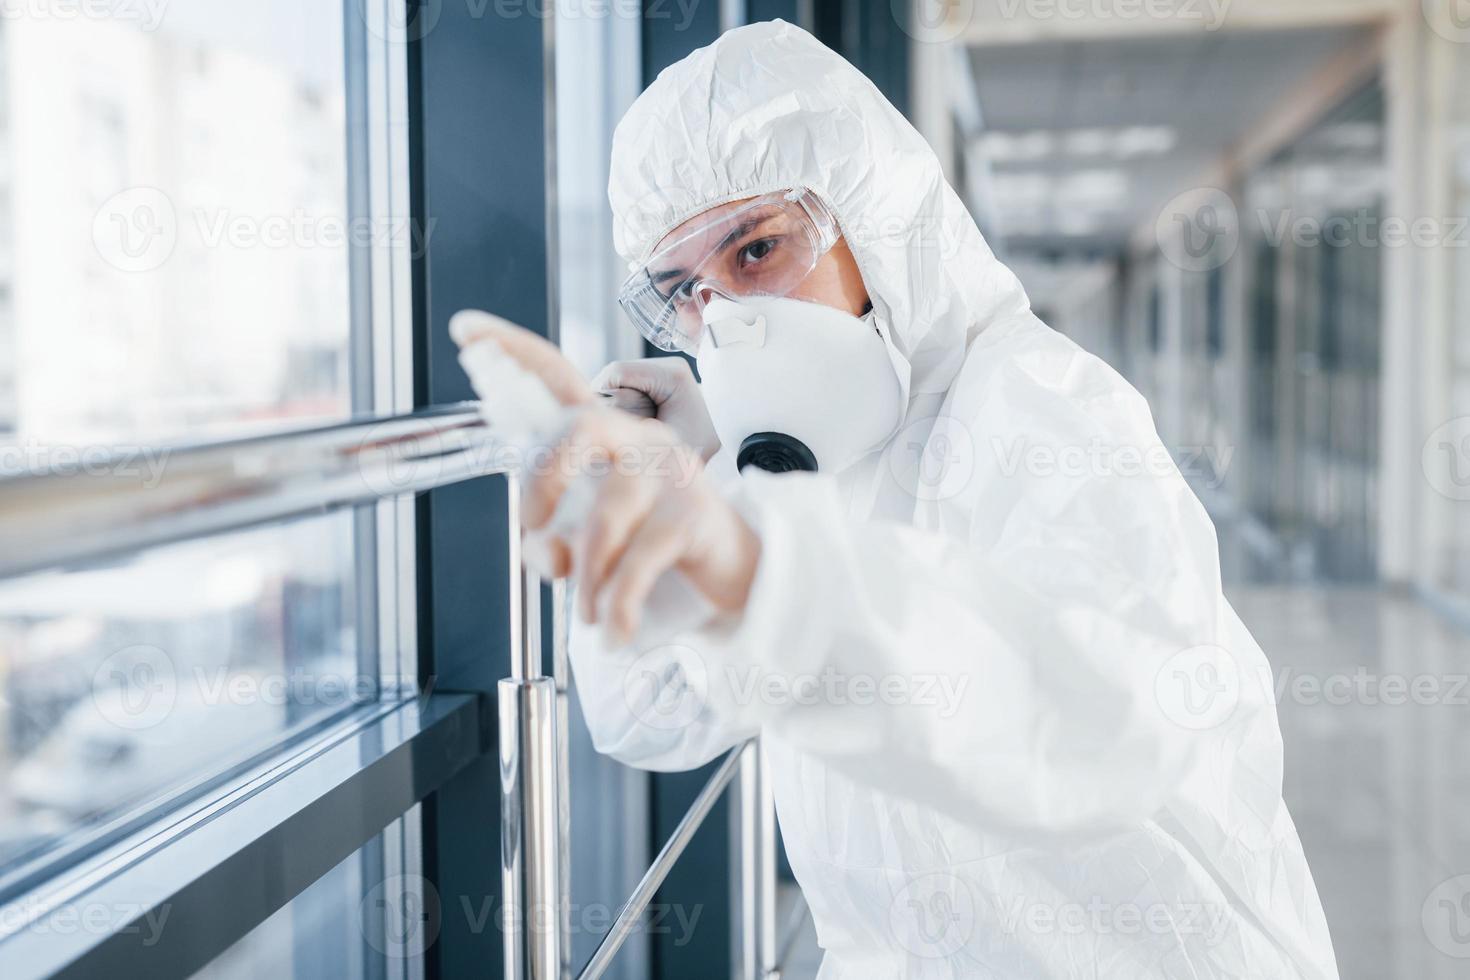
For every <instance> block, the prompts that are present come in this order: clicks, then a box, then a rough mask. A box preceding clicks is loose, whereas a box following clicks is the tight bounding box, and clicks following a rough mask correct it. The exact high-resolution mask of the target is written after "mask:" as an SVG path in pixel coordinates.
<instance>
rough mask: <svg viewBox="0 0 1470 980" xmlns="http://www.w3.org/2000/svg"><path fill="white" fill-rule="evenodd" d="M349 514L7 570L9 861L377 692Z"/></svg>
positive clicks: (2, 846) (1, 674)
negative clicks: (57, 569)
mask: <svg viewBox="0 0 1470 980" xmlns="http://www.w3.org/2000/svg"><path fill="white" fill-rule="evenodd" d="M353 523H354V522H353V515H352V513H350V512H343V513H336V514H331V515H326V516H321V517H313V518H309V519H304V520H299V521H294V522H292V523H290V524H286V525H280V526H275V527H267V528H262V529H258V530H254V531H250V532H245V533H240V534H236V535H230V536H226V537H220V538H211V539H207V540H203V541H197V542H190V543H186V544H179V545H172V546H168V547H164V548H158V549H154V550H152V551H149V552H146V553H144V554H143V555H141V556H139V557H137V558H136V559H133V560H129V561H127V562H124V563H121V564H117V565H111V566H108V567H103V568H97V569H89V570H81V571H75V572H67V573H54V574H46V575H36V576H31V577H28V578H24V579H18V580H15V581H12V582H8V583H0V876H3V875H4V873H5V872H6V871H7V870H11V869H13V868H14V867H15V866H16V865H17V864H19V863H20V862H22V861H26V860H29V859H31V858H34V857H37V856H39V855H40V854H42V853H44V852H45V851H46V850H47V849H48V848H50V847H52V846H54V845H55V844H56V843H57V841H58V840H59V839H60V838H61V837H62V836H63V835H66V834H68V833H75V832H76V831H78V830H79V829H82V828H84V827H85V826H87V825H93V824H96V823H98V822H100V821H102V820H105V819H107V818H108V817H110V816H113V815H115V814H117V813H119V812H121V811H123V810H125V809H127V808H130V807H133V806H137V805H139V804H141V803H144V802H146V801H147V800H149V799H152V798H156V797H157V796H158V795H159V794H161V793H164V792H166V791H168V790H170V789H174V788H177V787H180V786H181V785H183V784H185V783H187V782H190V781H193V780H196V779H201V778H207V777H209V776H212V775H217V774H219V773H220V772H222V771H224V770H225V769H227V768H229V767H231V766H232V765H235V764H238V763H239V762H241V761H243V760H244V759H246V758H248V757H249V756H250V755H252V754H253V753H255V752H258V751H260V750H261V749H263V748H264V747H266V746H267V745H268V744H270V743H272V742H274V741H278V740H279V739H280V737H281V735H282V733H283V732H286V731H288V730H290V729H293V728H297V727H299V726H301V725H303V724H306V723H309V722H312V721H314V720H318V719H321V718H325V717H327V716H329V715H331V714H334V713H337V712H340V711H342V710H343V709H345V708H348V707H350V706H351V705H353V704H354V703H356V702H359V701H362V700H368V699H371V698H372V697H374V696H375V693H376V692H375V689H374V687H373V684H372V678H370V677H364V676H360V675H359V673H358V667H357V664H358V650H359V646H360V644H361V643H362V642H364V637H363V635H361V632H360V629H359V626H358V615H359V609H358V603H357V597H356V593H355V588H354V581H355V579H354V574H355V555H354V543H353V542H354V538H353Z"/></svg>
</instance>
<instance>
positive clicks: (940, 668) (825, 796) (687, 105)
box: [572, 21, 1337, 980]
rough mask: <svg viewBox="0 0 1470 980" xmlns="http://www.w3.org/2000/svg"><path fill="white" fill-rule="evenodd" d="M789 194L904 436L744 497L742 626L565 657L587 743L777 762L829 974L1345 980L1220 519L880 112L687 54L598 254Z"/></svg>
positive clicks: (763, 67)
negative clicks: (854, 311) (837, 239)
mask: <svg viewBox="0 0 1470 980" xmlns="http://www.w3.org/2000/svg"><path fill="white" fill-rule="evenodd" d="M792 187H805V188H808V189H810V190H812V191H814V192H815V193H816V194H817V195H819V196H820V197H821V199H822V200H823V201H825V202H826V203H827V204H828V206H829V207H830V208H831V210H832V211H833V212H834V214H835V215H836V217H837V220H838V222H839V224H840V226H841V230H842V232H843V234H844V236H845V237H846V239H847V241H848V244H849V246H850V247H851V250H852V252H853V254H854V256H855V257H856V259H857V263H858V265H859V267H860V269H861V271H862V275H863V279H864V282H865V284H866V286H867V288H868V292H869V294H870V296H871V299H872V302H873V305H874V310H875V312H876V314H877V317H876V319H877V322H878V324H879V326H880V328H881V329H882V330H884V331H886V335H885V341H886V342H887V343H888V344H889V345H890V346H891V347H892V348H893V349H894V350H895V351H896V353H897V354H898V355H899V357H898V358H897V360H898V362H899V363H901V364H902V365H906V366H907V371H908V376H907V377H904V378H901V381H902V382H903V384H904V389H905V392H906V404H907V412H906V415H905V417H904V418H903V419H902V422H901V425H898V426H897V427H896V432H895V434H894V435H893V436H892V437H891V438H890V439H889V440H888V442H887V444H886V445H885V446H884V447H882V450H881V451H880V452H875V453H873V454H872V455H870V456H869V457H867V458H866V459H864V460H863V461H862V462H860V463H858V464H857V465H855V466H854V467H852V468H851V469H849V470H847V471H845V472H843V473H841V474H837V475H831V474H821V475H817V474H788V475H782V476H769V475H766V474H761V473H753V474H752V473H750V472H749V471H747V475H746V476H745V477H743V478H741V479H739V480H738V481H736V482H734V483H733V484H732V486H731V487H730V489H729V493H730V498H731V499H732V500H733V501H734V502H735V504H736V505H737V507H739V508H740V509H741V511H742V512H743V513H744V514H745V515H746V517H747V519H748V520H749V522H750V524H751V526H752V527H753V528H754V529H755V530H756V532H757V533H758V534H759V536H760V539H761V543H762V554H761V558H760V562H759V567H758V569H757V573H756V579H755V583H754V587H753V590H752V592H751V595H750V600H749V604H748V606H747V608H746V609H745V611H744V613H743V615H742V616H740V617H739V618H738V619H737V620H734V621H730V622H722V623H718V624H716V625H714V626H711V627H709V628H706V629H703V630H701V631H698V632H696V633H691V634H686V635H683V636H681V637H678V638H677V639H676V640H675V641H674V642H672V643H671V644H669V645H668V646H666V647H662V648H659V649H657V650H653V651H642V650H636V649H624V650H606V649H599V648H598V647H597V645H596V643H595V642H594V641H593V639H592V637H591V635H590V634H588V633H587V632H585V631H579V632H578V634H577V635H576V636H574V643H573V650H572V655H573V663H574V669H575V672H576V678H577V686H578V690H579V692H580V695H581V698H582V701H583V707H584V711H585V713H586V715H587V719H588V722H589V724H590V726H591V730H592V732H593V736H594V740H595V742H596V744H597V747H598V748H599V749H600V750H601V751H603V752H606V753H609V754H611V755H613V756H614V757H616V758H618V759H620V760H622V761H624V762H626V763H628V764H631V765H635V766H640V767H644V768H648V769H657V770H675V769H687V768H691V767H694V766H698V765H700V764H702V763H705V762H707V761H709V760H711V759H712V758H714V757H716V756H717V755H718V754H719V753H720V752H721V751H723V750H725V749H728V748H730V747H731V746H733V745H735V744H737V743H738V742H739V741H740V740H742V739H745V738H748V737H750V736H752V735H756V734H759V735H760V736H761V737H762V744H763V746H764V750H765V752H766V753H767V758H768V760H769V764H770V767H771V771H772V780H773V785H774V791H775V798H776V804H777V811H778V815H779V819H780V825H781V830H782V834H783V837H784V840H785V843H786V848H787V852H788V854H789V857H790V860H791V865H792V868H793V870H794V871H795V873H796V876H797V879H798V881H799V882H800V884H801V886H802V889H803V891H804V893H805V896H806V898H807V901H808V902H809V904H810V906H811V911H812V915H813V918H814V921H815V925H816V929H817V934H818V937H819V939H820V942H821V944H822V946H823V948H824V949H825V950H826V958H825V960H824V963H823V967H822V974H821V976H822V977H823V978H825V980H835V978H849V977H883V978H892V977H906V978H940V977H944V978H948V977H985V978H989V977H994V978H1002V977H1004V978H1011V977H1017V978H1019V977H1025V978H1041V977H1055V978H1062V977H1066V978H1074V980H1075V978H1091V977H1108V978H1133V977H1168V978H1181V977H1189V978H1225V977H1231V978H1245V977H1250V978H1283V977H1311V978H1327V977H1336V976H1337V970H1336V966H1335V963H1334V959H1333V952H1332V945H1331V940H1330V938H1329V936H1328V931H1327V925H1326V922H1325V920H1324V917H1323V914H1322V908H1321V904H1320V901H1319V899H1318V896H1317V892H1316V887H1315V885H1314V884H1313V881H1312V876H1311V873H1310V871H1309V870H1308V868H1307V863H1306V860H1305V858H1304V856H1303V853H1302V848H1301V845H1300V843H1299V841H1298V838H1297V834H1296V831H1295V828H1294V827H1293V824H1292V821H1291V818H1290V816H1289V815H1288V813H1287V810H1286V807H1285V805H1284V804H1283V802H1282V798H1281V779H1282V745H1281V736H1280V732H1279V729H1278V726H1277V721H1276V713H1275V707H1274V703H1273V701H1272V700H1271V695H1270V690H1271V688H1270V684H1269V668H1268V666H1267V663H1266V660H1265V658H1264V656H1263V655H1262V653H1261V651H1260V649H1259V648H1258V647H1257V645H1256V644H1255V642H1254V641H1253V640H1252V638H1251V637H1250V635H1249V633H1248V632H1247V631H1246V629H1245V628H1244V626H1243V625H1242V624H1241V622H1240V620H1239V619H1238V618H1237V617H1236V615H1235V613H1234V611H1233V610H1232V609H1231V608H1230V605H1229V604H1228V603H1227V602H1226V600H1225V598H1224V597H1223V595H1222V593H1221V586H1220V579H1219V571H1218V558H1217V551H1216V543H1215V535H1214V529H1213V527H1212V525H1211V523H1210V520H1209V518H1208V517H1207V515H1206V514H1205V512H1204V510H1203V509H1202V507H1201V506H1200V504H1199V503H1198V501H1197V500H1196V499H1195V497H1194V496H1193V494H1192V493H1191V492H1190V490H1189V489H1188V487H1187V486H1186V484H1185V482H1184V480H1183V478H1182V477H1181V476H1180V474H1179V472H1178V470H1177V469H1176V468H1175V466H1174V465H1173V464H1172V462H1170V461H1169V459H1168V456H1167V453H1166V452H1165V451H1164V450H1163V448H1162V447H1161V446H1160V443H1159V439H1158V436H1157V435H1156V433H1155V430H1154V427H1153V423H1152V420H1151V418H1150V415H1149V410H1148V406H1147V405H1146V404H1145V402H1144V401H1143V399H1142V398H1141V397H1140V396H1139V395H1138V394H1137V393H1136V392H1135V391H1134V390H1133V389H1132V388H1131V387H1129V385H1128V384H1127V383H1126V382H1125V381H1123V380H1122V378H1120V377H1119V376H1118V375H1117V374H1116V373H1115V372H1114V371H1113V370H1112V369H1111V368H1109V367H1108V366H1107V365H1105V364H1104V363H1102V362H1101V361H1099V360H1098V359H1097V358H1095V357H1093V356H1091V355H1089V354H1087V353H1086V352H1084V351H1082V350H1081V349H1079V348H1078V347H1077V346H1076V345H1075V344H1073V343H1072V342H1071V341H1069V340H1067V339H1066V338H1065V337H1062V336H1060V335H1059V334H1057V333H1055V332H1053V331H1052V330H1050V329H1049V328H1047V327H1046V326H1045V325H1044V324H1042V323H1041V322H1040V321H1039V320H1038V319H1037V318H1036V317H1035V316H1034V315H1033V314H1032V313H1031V312H1030V308H1029V303H1028V300H1027V298H1026V295H1025V294H1024V292H1023V291H1022V289H1021V286H1020V284H1019V282H1018V281H1017V280H1016V278H1015V277H1014V276H1013V275H1012V274H1011V273H1010V271H1009V270H1007V269H1006V268H1005V267H1004V266H1003V265H1001V264H1000V262H998V261H997V260H996V258H995V257H994V256H993V255H992V254H991V252H990V250H989V248H988V247H987V246H986V244H985V242H984V240H983V239H982V238H981V235H980V233H979V231H978V229H977V228H976V226H975V224H974V222H973V221H972V220H971V218H970V216H969V214H968V213H967V212H966V211H965V209H964V207H963V205H962V204H961V202H960V201H959V199H958V198H957V197H956V195H955V193H954V192H953V190H951V188H950V187H949V185H948V184H947V183H946V182H945V180H944V178H943V175H942V173H941V170H940V167H939V163H938V161H937V159H936V157H935V155H934V154H933V152H932V151H931V150H930V149H929V147H928V145H927V144H926V143H925V142H924V140H923V139H922V138H921V137H920V136H919V134H918V133H917V132H916V131H915V130H914V129H913V128H912V127H911V126H910V125H909V124H908V123H907V122H906V121H905V120H904V119H903V117H902V116H901V115H900V114H899V113H898V112H897V111H896V110H895V109H894V108H893V107H892V106H891V105H890V104H889V103H888V102H887V101H886V100H884V98H883V97H882V96H881V95H880V94H879V93H878V91H877V90H876V89H875V88H874V86H873V85H872V84H871V83H870V82H869V81H868V80H867V79H866V78H864V77H863V76H862V75H861V74H860V73H858V72H857V71H856V70H855V69H853V68H852V67H851V66H850V65H848V64H847V63H846V62H845V61H843V60H842V59H841V58H840V57H838V56H837V55H835V54H833V53H832V52H831V51H829V50H827V49H826V48H824V47H823V46H822V45H820V44H819V43H818V42H817V41H816V40H814V39H813V38H812V37H811V36H810V35H808V34H806V33H805V32H803V31H801V30H799V29H797V28H794V27H792V26H790V25H787V24H784V23H781V22H779V21H777V22H774V23H768V24H757V25H753V26H750V27H745V28H742V29H739V30H735V31H731V32H728V33H726V34H725V35H724V36H723V37H721V38H720V39H719V40H718V41H717V42H716V43H714V44H712V45H710V46H709V47H707V48H704V49H702V50H699V51H696V52H695V53H694V54H692V55H690V56H689V57H688V58H686V59H684V60H683V61H681V62H679V63H678V64H676V65H674V66H672V67H671V68H669V69H668V70H666V71H665V72H663V73H662V74H661V75H660V76H659V77H658V79H657V80H656V81H655V82H654V83H653V84H652V85H651V86H650V87H649V88H648V90H647V91H646V92H645V93H644V94H643V95H642V96H641V97H640V98H639V99H638V100H637V102H636V103H635V104H634V105H633V107H632V108H631V109H630V111H629V112H628V114H627V116H626V118H625V119H624V120H623V121H622V123H621V124H620V125H619V127H618V130H617V133H616V136H615V138H614V144H613V161H612V177H611V186H610V188H609V195H610V198H611V202H612V206H613V209H614V212H615V215H616V234H617V241H616V245H617V247H618V250H619V252H620V253H621V254H622V255H623V256H624V257H625V258H626V259H628V260H629V261H630V263H633V264H637V263H640V262H642V261H643V260H645V259H646V258H647V256H648V255H649V253H650V252H651V251H652V250H653V248H654V246H655V244H656V243H657V242H658V241H659V240H660V238H662V237H663V236H664V235H665V234H667V232H669V231H670V230H671V229H673V228H675V227H676V226H677V225H679V224H680V223H681V222H683V221H684V220H686V219H687V218H689V217H691V216H692V215H694V214H697V213H699V212H701V211H703V210H704V209H707V208H709V207H711V206H714V205H717V204H720V203H723V202H727V201H731V200H737V199H741V198H747V197H752V196H755V195H759V194H763V193H768V192H771V191H776V190H782V189H787V188H792ZM807 367H808V370H809V371H810V375H811V382H812V383H813V384H816V385H820V384H821V383H822V380H821V379H822V371H823V365H822V364H820V363H816V364H811V365H808V366H807ZM762 395H763V393H762V392H752V393H751V397H762ZM831 411H832V412H834V413H841V412H842V411H843V406H842V405H840V404H833V405H832V406H831ZM721 452H722V454H724V453H725V452H726V450H722V451H721ZM712 468H714V467H712Z"/></svg>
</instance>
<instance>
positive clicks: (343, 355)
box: [0, 0, 407, 899]
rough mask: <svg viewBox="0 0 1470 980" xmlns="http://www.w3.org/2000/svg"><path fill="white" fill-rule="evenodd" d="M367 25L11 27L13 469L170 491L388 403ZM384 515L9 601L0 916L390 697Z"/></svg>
mask: <svg viewBox="0 0 1470 980" xmlns="http://www.w3.org/2000/svg"><path fill="white" fill-rule="evenodd" d="M366 9H367V5H364V4H353V3H348V4H343V3H342V2H341V0H260V2H257V3H250V4H241V3H235V2H230V0H169V2H166V3H151V2H136V3H133V2H128V3H100V4H17V5H11V7H10V8H8V9H7V10H5V11H4V12H3V16H0V476H7V475H14V474H50V475H63V476H75V477H77V478H79V479H85V478H87V477H88V476H96V475H110V476H113V477H118V478H122V479H125V480H137V481H141V482H142V484H143V485H144V486H145V487H148V486H150V485H151V484H150V481H155V482H156V481H157V480H159V479H161V478H162V477H163V476H164V474H165V473H166V472H167V469H168V466H169V465H170V453H169V450H168V449H167V448H166V447H167V446H168V445H170V444H172V443H176V442H178V441H181V440H187V441H189V442H191V443H198V442H206V441H209V440H211V439H215V438H218V437H220V436H221V435H224V434H231V435H233V434H238V433H241V432H245V431H256V430H266V429H274V428H280V427H281V424H282V423H283V422H286V421H290V422H293V423H296V422H302V421H305V420H321V419H337V418H342V417H345V416H346V415H347V414H348V413H349V412H350V411H351V410H352V408H353V398H354V393H355V392H357V393H365V392H367V391H368V390H369V389H370V380H371V379H367V380H368V382H369V384H367V385H366V386H365V384H364V379H363V378H356V377H354V376H353V371H352V365H354V364H357V365H367V364H368V362H369V360H370V358H364V357H361V356H355V354H356V355H360V354H361V353H362V352H363V351H364V350H367V349H369V340H370V338H369V337H368V330H369V325H368V324H367V323H366V322H363V323H362V325H361V326H360V327H355V323H354V316H353V311H354V302H353V300H354V296H355V295H361V292H362V290H361V286H362V285H363V284H362V283H361V282H357V283H354V282H353V276H352V270H353V269H354V268H361V262H360V257H361V255H362V254H363V252H364V251H365V250H369V249H372V248H375V247H378V246H392V245H395V244H397V242H398V239H397V238H395V236H396V235H398V234H399V233H401V232H402V229H403V228H406V227H407V222H406V221H402V222H400V223H398V224H393V223H391V222H388V221H380V222H378V223H377V224H375V223H374V222H373V221H372V220H370V219H369V218H368V216H367V215H366V214H362V213H354V212H353V210H352V206H351V205H350V202H351V201H354V200H361V199H364V198H365V195H364V194H362V193H360V190H361V189H360V188H350V187H349V173H362V172H363V171H364V170H365V163H364V161H361V160H355V159H351V158H350V157H351V154H350V152H349V147H352V146H363V145H365V143H366V141H365V140H364V139H362V138H361V136H362V131H363V130H365V128H366V121H365V120H364V119H363V118H360V114H361V113H364V112H366V109H365V108H364V107H365V105H366V103H365V102H364V99H363V97H362V95H361V93H353V92H349V88H350V87H351V86H350V85H349V78H350V77H353V76H352V75H351V73H350V72H349V62H350V61H352V60H353V59H354V58H355V59H357V61H358V62H359V63H360V62H361V61H362V59H363V57H364V52H363V51H362V50H361V45H360V44H358V45H357V50H349V44H348V41H347V38H349V37H354V38H360V37H363V36H365V27H366V25H365V24H364V23H362V22H360V20H359V19H360V18H361V17H362V16H363V15H364V11H365V10H366ZM350 96H353V97H352V98H350ZM349 105H351V106H353V108H352V110H351V111H349ZM349 131H351V134H352V135H353V136H354V137H356V138H355V139H352V140H350V139H349ZM359 152H361V151H359ZM353 191H357V192H358V193H355V194H354V193H352V192H353ZM357 309H358V310H362V307H361V305H360V304H359V305H358V306H357ZM364 312H365V311H364ZM360 319H361V320H363V321H366V320H367V319H368V318H367V317H360ZM372 523H373V522H372V515H370V514H362V515H356V514H353V513H334V514H331V515H328V516H319V517H312V518H306V519H302V520H298V521H294V522H292V523H290V524H286V525H282V526H274V527H267V528H262V529H259V530H254V531H250V532H247V533H239V534H234V535H229V536H226V537H220V538H208V539H204V540H200V541H196V542H191V543H186V544H179V545H172V546H168V547H160V548H154V549H151V550H148V551H144V552H142V553H139V554H136V555H130V556H126V557H124V558H121V559H117V560H114V561H110V562H107V563H104V564H97V565H92V566H87V567H79V568H75V569H67V570H66V571H64V572H55V573H48V574H43V575H34V576H29V577H26V578H23V579H18V580H13V581H6V582H0V899H8V898H9V897H10V895H11V894H12V892H13V890H14V889H16V888H19V887H21V885H22V883H24V882H27V881H33V880H35V877H36V876H37V875H39V874H41V873H42V872H43V871H45V872H48V873H49V872H50V871H54V870H58V869H60V868H63V867H65V864H64V861H65V860H67V859H69V858H71V857H73V856H75V857H80V856H82V855H84V854H85V853H88V849H89V848H91V847H93V846H94V845H95V844H97V843H98V842H99V841H101V840H102V838H103V837H106V836H108V835H110V834H113V833H114V832H115V831H119V830H121V829H122V828H123V827H124V826H125V825H126V824H127V822H128V821H137V820H142V819H146V818H148V817H149V816H150V815H159V814H164V813H168V812H170V811H168V810H167V806H169V805H171V804H173V803H177V802H178V801H180V800H182V799H185V798H189V797H191V796H196V797H197V796H198V795H199V793H200V792H201V791H202V790H203V789H206V788H207V787H208V786H209V785H211V783H212V782H213V781H216V780H217V779H218V777H220V776H221V775H222V774H225V773H227V772H229V771H230V770H231V769H232V768H233V767H237V766H239V765H240V764H242V763H243V762H245V761H246V760H248V759H250V758H251V757H252V756H253V755H256V754H258V753H261V752H262V751H264V750H266V749H268V748H270V747H272V746H276V745H280V744H282V743H283V742H284V741H285V739H286V738H287V737H288V736H290V735H292V734H294V733H297V732H300V731H302V730H304V729H307V728H309V727H310V726H312V725H314V724H316V723H319V722H321V721H322V720H324V719H326V718H328V717H331V716H333V715H335V714H338V713H340V712H342V711H345V710H348V709H350V708H351V707H353V706H354V705H356V704H358V703H360V702H362V701H364V700H370V699H372V698H375V697H376V695H377V669H376V660H375V659H372V658H374V657H375V654H376V642H375V634H374V629H373V622H374V620H373V616H374V615H375V600H374V598H373V597H374V596H375V595H376V591H375V581H376V580H375V574H376V572H375V549H374V545H373V535H372V533H371V532H372ZM360 665H361V667H360ZM38 862H39V863H38Z"/></svg>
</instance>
